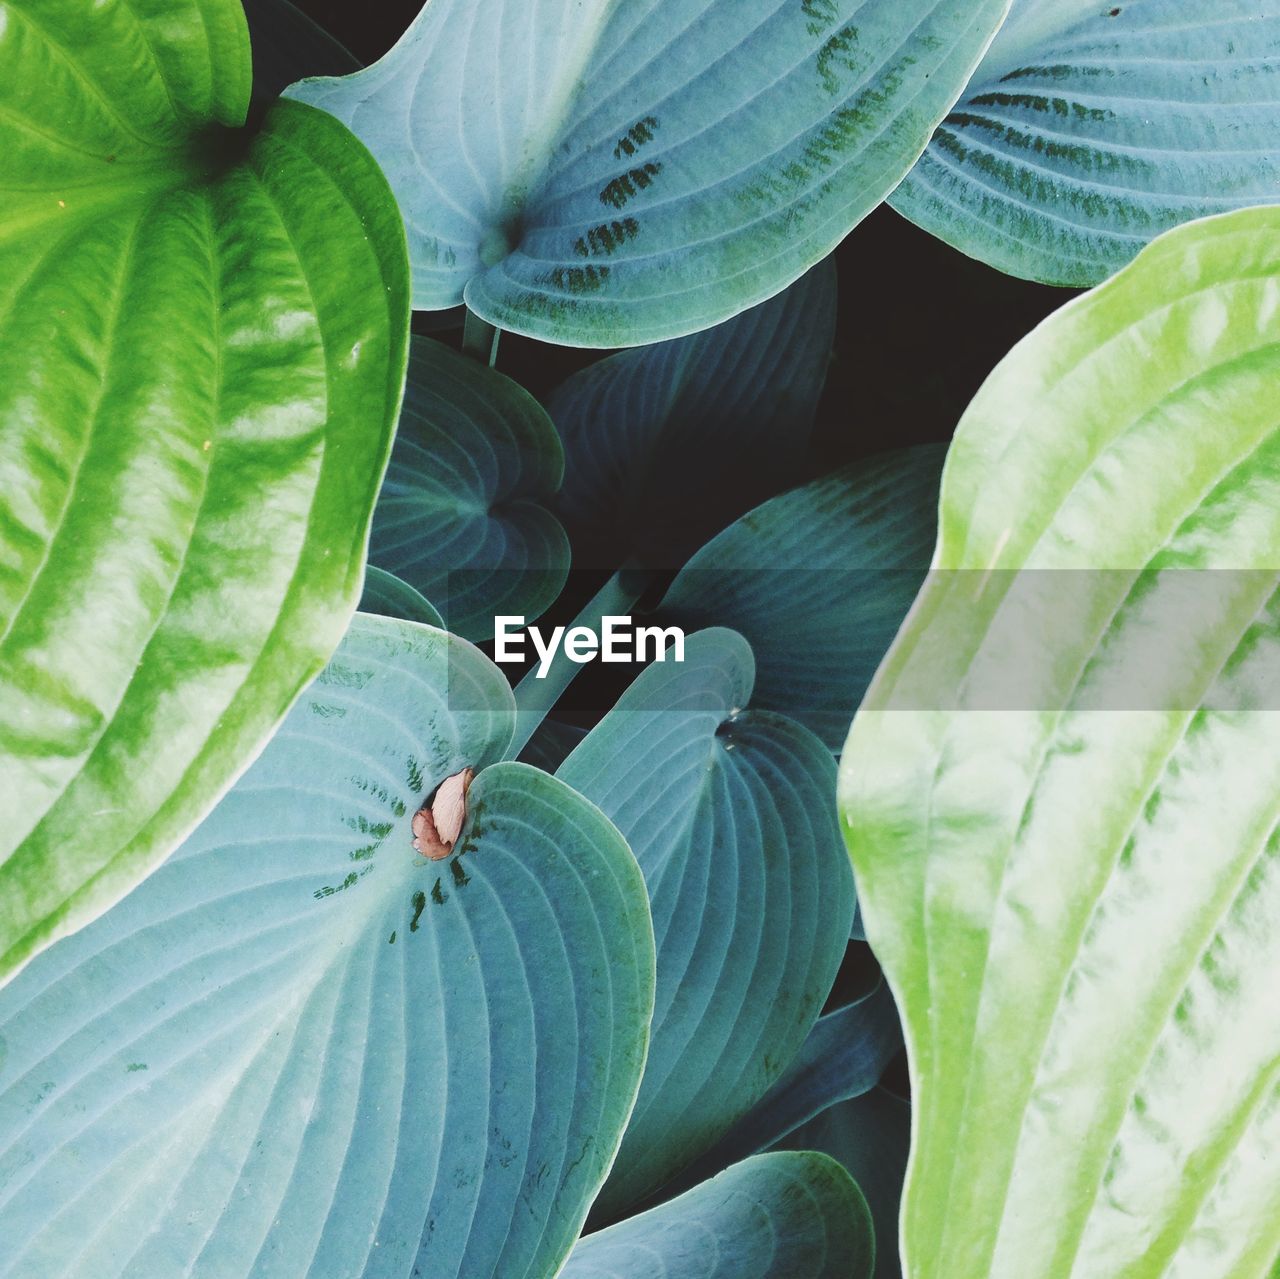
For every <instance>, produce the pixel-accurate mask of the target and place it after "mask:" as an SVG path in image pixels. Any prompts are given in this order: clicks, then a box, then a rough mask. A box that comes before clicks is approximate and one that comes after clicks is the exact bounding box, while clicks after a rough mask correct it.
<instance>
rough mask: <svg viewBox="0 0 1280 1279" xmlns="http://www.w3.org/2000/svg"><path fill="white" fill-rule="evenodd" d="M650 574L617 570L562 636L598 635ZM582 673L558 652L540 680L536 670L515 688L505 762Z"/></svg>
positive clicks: (622, 612) (625, 608) (622, 611)
mask: <svg viewBox="0 0 1280 1279" xmlns="http://www.w3.org/2000/svg"><path fill="white" fill-rule="evenodd" d="M652 576H653V575H652V574H651V573H648V572H646V571H645V570H644V569H638V568H631V567H623V568H620V569H619V570H618V571H617V572H616V573H615V574H614V575H613V576H612V577H611V578H610V579H609V580H608V581H607V582H606V583H605V584H604V585H603V586H602V587H601V588H600V589H599V590H598V591H597V592H596V593H595V595H593V596H592V598H591V599H590V600H588V601H587V603H586V605H585V606H584V607H583V609H582V612H580V613H579V614H578V616H577V617H575V618H574V619H573V622H572V624H571V625H569V626H567V627H565V633H566V634H568V632H569V631H571V630H572V629H573V627H575V626H587V627H590V628H591V629H592V630H593V631H596V632H597V633H598V632H599V630H600V623H601V621H602V620H603V619H604V618H605V617H611V616H620V615H625V614H626V613H628V612H630V610H631V609H632V608H633V607H634V606H635V603H636V601H637V600H638V599H639V598H640V597H641V595H643V594H644V592H645V589H646V588H647V587H648V585H649V583H650V581H651V580H652ZM581 669H582V663H581V662H575V661H573V660H571V659H570V658H568V657H566V656H565V652H564V648H563V647H561V648H558V649H557V650H556V652H555V654H554V656H553V657H552V658H551V663H550V666H549V667H548V669H547V671H546V674H545V675H544V676H543V677H542V678H541V679H539V678H538V670H537V667H534V669H533V670H531V671H529V672H528V673H527V674H526V675H525V676H524V678H523V679H521V681H520V683H519V684H517V685H516V689H515V697H516V730H515V736H513V737H512V739H511V745H510V746H509V747H507V753H506V756H505V758H506V759H515V758H516V756H517V755H519V754H520V752H521V751H522V750H524V748H525V746H526V745H528V742H529V739H530V738H531V737H532V736H533V735H534V733H535V732H537V729H538V725H539V724H541V723H542V721H543V720H544V719H546V717H547V714H548V712H550V710H551V708H552V707H553V706H554V705H555V704H556V702H558V701H559V700H560V696H561V694H562V693H563V692H564V691H565V689H566V688H568V687H569V685H570V684H572V683H573V679H574V676H575V675H577V673H578V672H579V671H580V670H581Z"/></svg>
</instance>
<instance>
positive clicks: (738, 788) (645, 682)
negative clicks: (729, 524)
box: [558, 630, 854, 1215]
mask: <svg viewBox="0 0 1280 1279" xmlns="http://www.w3.org/2000/svg"><path fill="white" fill-rule="evenodd" d="M752 674H753V671H752V662H751V651H750V649H749V648H748V647H747V645H746V642H745V641H744V640H743V639H742V637H741V636H739V635H736V634H734V633H733V632H732V631H725V630H708V631H703V632H700V633H699V634H697V635H693V636H690V637H689V639H688V641H687V642H686V645H685V660H684V662H683V663H681V664H678V665H677V664H674V663H673V664H654V665H651V666H649V667H648V668H646V670H645V671H644V672H643V673H642V674H641V675H640V676H639V678H638V679H637V680H636V681H635V683H634V684H632V685H631V687H630V688H629V689H628V690H627V692H626V693H625V694H624V695H623V696H622V698H621V699H620V701H619V702H618V704H617V706H616V707H615V708H614V709H613V710H612V711H610V712H609V714H608V715H607V716H606V717H605V718H604V720H603V721H602V722H601V723H600V724H599V725H598V726H597V727H596V728H595V729H594V730H593V731H592V732H591V733H590V734H589V735H588V737H587V738H586V740H585V741H583V743H582V744H581V745H580V746H579V747H578V748H577V749H576V750H575V751H574V752H573V754H572V755H570V756H569V758H568V759H567V760H566V761H565V762H564V764H562V765H561V767H560V770H559V773H558V776H559V777H560V778H561V779H563V780H564V781H566V782H568V783H569V785H571V786H573V787H574V788H575V789H577V790H579V791H580V792H581V793H582V794H584V795H585V796H586V797H587V798H588V799H590V800H592V801H593V802H594V803H596V804H598V805H599V806H600V808H601V809H602V810H603V811H604V813H605V814H606V815H607V816H609V817H610V818H612V819H613V821H614V822H615V823H616V824H617V826H618V829H619V830H621V831H622V833H623V835H624V836H626V838H627V840H628V842H629V843H630V845H631V848H632V850H633V852H634V853H635V855H636V858H637V860H638V861H639V862H640V866H641V869H642V870H643V871H644V875H645V881H646V883H647V885H648V889H649V896H650V900H651V904H652V910H653V918H654V932H655V934H656V937H657V946H658V993H657V999H656V1006H655V1012H654V1021H653V1042H652V1045H651V1048H650V1052H649V1061H648V1065H647V1067H646V1070H645V1077H644V1083H643V1085H642V1087H641V1091H640V1098H639V1101H638V1102H637V1103H636V1111H635V1114H634V1115H633V1116H632V1119H631V1123H630V1125H629V1126H628V1128H627V1134H626V1138H625V1140H624V1141H623V1145H622V1151H621V1153H620V1155H619V1158H618V1163H617V1166H616V1167H615V1169H614V1171H613V1173H612V1175H611V1176H610V1179H609V1182H608V1184H607V1185H606V1187H605V1190H604V1192H603V1194H602V1196H601V1202H600V1205H599V1208H600V1211H601V1213H602V1214H604V1215H608V1214H610V1213H613V1212H616V1211H617V1210H618V1209H619V1208H622V1207H625V1206H627V1205H629V1204H632V1203H634V1202H636V1201H637V1200H638V1199H640V1198H641V1197H642V1196H643V1195H645V1194H646V1193H647V1192H649V1191H650V1190H653V1189H655V1188H656V1187H657V1186H659V1185H660V1184H661V1183H662V1182H663V1181H665V1180H666V1179H667V1178H669V1177H670V1176H671V1175H672V1174H673V1173H675V1172H676V1171H678V1170H679V1169H680V1168H681V1167H682V1166H683V1165H684V1164H687V1163H688V1162H689V1161H690V1160H691V1159H693V1158H694V1157H695V1156H697V1155H698V1154H700V1153H701V1152H702V1151H703V1150H705V1149H706V1148H707V1147H708V1146H709V1145H711V1143H712V1142H714V1141H715V1140H716V1139H717V1138H719V1137H720V1136H721V1135H722V1134H723V1133H724V1132H725V1130H726V1129H727V1128H728V1127H729V1126H730V1125H731V1124H732V1123H733V1122H734V1120H736V1119H737V1118H738V1117H739V1116H740V1115H742V1114H743V1113H744V1112H745V1111H747V1110H748V1109H750V1107H751V1106H752V1105H753V1104H754V1103H755V1102H756V1101H758V1100H759V1098H760V1097H761V1096H762V1095H763V1094H764V1093H765V1091H766V1090H767V1089H768V1088H769V1086H770V1085H771V1084H772V1083H773V1082H774V1080H776V1079H777V1078H778V1076H779V1075H780V1074H781V1073H782V1071H783V1070H784V1069H785V1068H786V1066H787V1064H788V1063H789V1062H790V1060H791V1058H792V1056H793V1055H794V1054H795V1053H796V1051H797V1050H798V1049H799V1048H800V1046H801V1044H802V1043H803V1042H804V1037H805V1035H806V1034H807V1033H808V1031H809V1028H810V1027H811V1026H812V1025H813V1023H814V1021H815V1020H816V1019H817V1016H818V1012H819V1010H820V1009H821V1007H822V1003H823V1001H824V1000H825V998H826V996H827V993H828V991H829V990H830V989H831V983H832V980H833V979H834V977H835V974H836V970H837V968H838V967H839V964H840V960H841V958H842V956H843V954H844V950H845V945H846V942H847V939H848V936H849V921H850V920H851V919H852V917H853V908H854V899H853V883H852V876H851V874H850V871H849V862H848V857H847V856H846V855H845V852H844V849H843V848H842V847H841V845H840V836H839V831H838V829H837V827H836V816H835V808H834V804H833V803H832V800H831V795H832V794H833V791H834V787H835V766H834V763H833V762H832V760H831V757H830V753H829V752H828V751H827V750H826V749H825V747H823V745H822V743H821V742H819V741H818V740H817V739H816V738H815V737H814V736H813V735H812V734H811V733H809V732H808V731H807V730H806V729H803V728H801V727H800V725H798V724H795V723H793V722H791V721H790V720H788V719H786V718H784V717H783V716H781V715H775V714H771V713H769V712H766V711H744V710H743V709H742V708H743V707H744V706H746V704H747V702H748V700H749V698H750V696H751V682H752Z"/></svg>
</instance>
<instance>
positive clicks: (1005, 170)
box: [890, 0, 1280, 285]
mask: <svg viewBox="0 0 1280 1279" xmlns="http://www.w3.org/2000/svg"><path fill="white" fill-rule="evenodd" d="M1278 74H1280V4H1277V3H1276V0H1221V2H1220V3H1217V4H1215V5H1213V7H1212V9H1211V10H1209V11H1206V10H1205V8H1204V6H1203V5H1202V4H1200V3H1198V0H1119V3H1108V0H1015V3H1014V6H1013V11H1012V12H1011V14H1010V15H1009V20H1008V21H1007V22H1006V23H1005V25H1004V27H1003V28H1002V29H1001V31H1000V33H999V35H997V37H996V39H995V41H994V42H993V43H992V45H991V48H990V49H989V50H988V51H987V55H986V57H985V58H984V59H983V62H982V65H981V66H980V67H979V68H978V70H977V72H976V73H975V74H974V77H973V79H972V81H970V83H969V87H968V88H967V89H966V90H965V91H964V94H963V96H962V97H961V99H960V101H959V102H958V103H957V104H956V105H955V107H953V108H952V111H951V114H950V115H949V116H948V117H947V118H946V120H944V121H943V123H942V124H941V125H940V126H939V128H938V131H937V132H936V133H935V134H934V136H933V140H932V141H931V142H930V144H929V147H928V150H926V151H925V153H924V156H923V157H922V158H921V160H920V162H919V163H918V164H917V165H916V167H915V168H914V169H912V171H911V173H910V174H909V175H908V177H907V179H906V181H905V182H903V184H902V185H901V186H900V187H899V188H898V189H897V190H896V191H895V192H894V193H893V196H892V198H891V200H890V203H891V204H892V205H893V206H894V208H896V209H897V210H898V212H899V213H903V214H905V215H906V216H907V217H909V218H910V219H911V220H912V221H913V222H917V223H919V224H920V225H921V226H922V227H924V228H925V229H926V230H928V231H931V232H933V234H934V235H937V236H940V237H941V238H942V239H944V240H946V241H947V242H948V243H949V244H953V245H955V247H956V248H958V249H961V250H963V251H964V252H965V253H968V254H969V255H971V256H972V257H976V258H981V259H982V260H983V261H985V262H989V263H991V265H993V266H996V267H999V268H1000V270H1002V271H1008V272H1011V273H1012V274H1014V275H1021V276H1025V277H1027V278H1028V279H1033V280H1043V281H1046V282H1048V283H1050V284H1070V285H1088V284H1096V283H1097V282H1098V281H1099V280H1103V279H1105V278H1106V277H1107V276H1108V275H1110V274H1111V273H1112V272H1113V271H1115V270H1116V269H1117V268H1119V267H1121V266H1123V265H1124V264H1125V263H1126V262H1128V261H1129V260H1130V259H1131V258H1132V257H1133V256H1134V254H1135V253H1137V252H1138V250H1139V249H1140V248H1142V246H1143V245H1144V244H1146V243H1147V242H1148V241H1149V240H1151V239H1152V238H1154V237H1155V236H1157V235H1159V234H1160V232H1162V231H1166V230H1168V229H1169V228H1171V227H1174V226H1176V225H1178V224H1179V223H1181V222H1186V221H1189V220H1190V219H1192V218H1199V217H1203V216H1204V215H1205V214H1209V213H1220V212H1223V211H1225V210H1228V209H1235V208H1241V207H1243V206H1245V205H1250V204H1266V203H1272V202H1275V201H1277V200H1280V176H1278V170H1277V167H1276V143H1275V138H1276V134H1277V130H1280V103H1277V101H1276V95H1275V92H1274V89H1273V82H1274V81H1275V78H1276V76H1277V75H1278Z"/></svg>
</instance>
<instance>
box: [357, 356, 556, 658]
mask: <svg viewBox="0 0 1280 1279" xmlns="http://www.w3.org/2000/svg"><path fill="white" fill-rule="evenodd" d="M563 474H564V451H563V449H562V448H561V446H560V437H559V436H558V435H557V434H556V429H555V427H554V426H553V425H552V423H551V419H550V418H549V417H547V414H546V411H545V410H544V409H543V407H542V406H541V405H540V404H539V403H538V402H537V400H535V399H534V398H533V396H531V395H530V394H529V393H528V391H526V390H524V388H523V387H521V386H519V385H517V384H516V383H515V382H513V381H512V380H511V379H510V378H508V377H504V376H503V375H502V374H501V373H496V372H494V370H493V369H490V368H486V367H485V366H484V365H483V364H480V363H478V362H477V361H475V360H472V359H469V358H468V357H466V356H463V355H459V354H458V353H457V352H456V351H452V350H450V349H449V348H448V347H447V346H444V345H443V344H442V343H440V342H436V341H433V340H432V339H431V338H424V337H415V338H414V339H413V340H412V344H411V349H410V355H409V381H408V387H407V389H406V391H405V400H404V408H403V410H402V411H401V414H400V429H399V431H398V432H397V433H396V440H395V447H394V448H393V450H392V454H391V465H390V468H389V469H388V471H387V478H386V481H385V483H384V484H383V486H382V492H381V494H380V495H379V497H378V505H377V509H376V510H375V511H374V516H373V535H372V542H371V545H370V549H369V556H370V559H371V560H372V562H373V563H374V564H375V565H377V566H378V567H380V568H384V569H387V570H388V571H390V572H392V573H394V574H396V575H397V576H399V577H402V578H404V580H405V581H407V582H408V583H409V584H410V585H411V586H414V587H416V588H417V589H418V590H419V591H421V592H422V594H423V595H425V596H426V597H427V598H428V599H429V600H430V601H431V602H432V604H433V605H435V606H436V607H437V608H439V609H440V611H441V613H442V614H443V615H444V617H445V620H446V622H447V624H448V626H449V629H450V630H452V631H454V632H455V633H456V634H458V635H463V636H466V637H467V638H468V639H492V638H493V618H494V615H495V614H497V613H507V614H523V615H524V616H525V617H526V618H528V619H533V618H535V617H537V616H538V615H539V614H540V613H541V612H542V611H543V610H544V609H545V608H546V607H547V606H548V605H549V604H551V603H552V601H554V600H555V598H556V596H557V595H559V594H560V589H561V587H563V586H564V583H565V578H566V577H567V576H568V575H569V541H568V538H567V537H566V536H565V533H564V530H563V529H562V528H561V527H560V522H559V521H558V520H557V519H556V517H555V516H554V515H552V514H551V513H550V511H548V510H547V509H546V506H545V505H544V503H545V502H546V501H547V500H549V499H550V498H551V496H552V495H553V494H554V493H555V491H556V489H557V488H559V487H560V480H561V477H562V476H563Z"/></svg>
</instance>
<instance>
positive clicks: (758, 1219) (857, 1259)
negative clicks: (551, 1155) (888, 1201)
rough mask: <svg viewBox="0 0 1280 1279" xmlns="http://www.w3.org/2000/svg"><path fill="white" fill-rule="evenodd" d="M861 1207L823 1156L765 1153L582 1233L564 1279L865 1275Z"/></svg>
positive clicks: (868, 1240)
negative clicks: (654, 1205) (629, 1215)
mask: <svg viewBox="0 0 1280 1279" xmlns="http://www.w3.org/2000/svg"><path fill="white" fill-rule="evenodd" d="M874 1247H875V1245H874V1241H873V1239H872V1233H871V1218H870V1216H869V1215H868V1212H867V1206H866V1202H865V1201H864V1199H863V1197H862V1195H861V1194H860V1193H859V1192H858V1188H857V1186H855V1185H854V1183H853V1182H852V1181H851V1180H850V1179H849V1175H848V1173H846V1172H845V1171H844V1169H843V1168H841V1167H840V1165H839V1164H838V1163H836V1162H835V1160H833V1159H829V1158H827V1157H826V1156H825V1155H821V1154H814V1153H812V1152H806V1153H802V1154H786V1153H777V1154H769V1155H761V1156H758V1157H757V1158H755V1159H748V1160H746V1161H745V1162H743V1163H740V1164H735V1165H734V1167H732V1168H730V1169H728V1171H726V1172H723V1173H721V1174H720V1176H718V1177H716V1178H715V1179H714V1180H713V1181H708V1182H704V1183H703V1184H702V1185H701V1186H698V1187H696V1188H695V1189H693V1190H690V1191H689V1192H688V1193H687V1194H684V1195H681V1196H680V1198H678V1199H673V1200H671V1201H670V1202H669V1203H664V1204H662V1205H661V1206H659V1207H657V1208H653V1209H651V1210H650V1211H649V1212H646V1213H641V1214H640V1215H639V1216H636V1217H632V1218H630V1219H629V1220H627V1221H623V1222H620V1223H619V1224H618V1225H616V1226H611V1227H609V1229H607V1230H601V1231H598V1232H596V1233H595V1234H591V1235H588V1236H587V1237H586V1238H585V1239H583V1240H582V1242H581V1243H580V1244H578V1246H577V1247H576V1248H575V1249H574V1250H573V1255H572V1256H571V1257H570V1258H569V1264H568V1265H567V1266H565V1268H564V1270H563V1271H561V1274H562V1276H563V1279H796V1277H797V1276H800V1275H803V1276H804V1279H871V1258H872V1252H873V1250H874Z"/></svg>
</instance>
